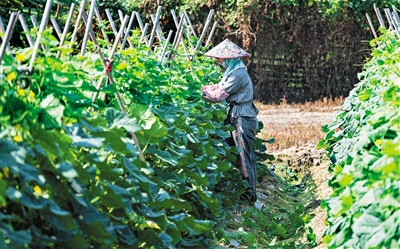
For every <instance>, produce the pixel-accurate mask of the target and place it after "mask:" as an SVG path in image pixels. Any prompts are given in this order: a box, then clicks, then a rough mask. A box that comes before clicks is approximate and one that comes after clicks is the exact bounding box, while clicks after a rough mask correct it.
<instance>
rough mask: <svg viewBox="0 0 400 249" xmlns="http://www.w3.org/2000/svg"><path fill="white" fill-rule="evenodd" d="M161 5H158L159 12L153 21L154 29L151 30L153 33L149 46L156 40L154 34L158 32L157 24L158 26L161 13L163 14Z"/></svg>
mask: <svg viewBox="0 0 400 249" xmlns="http://www.w3.org/2000/svg"><path fill="white" fill-rule="evenodd" d="M161 9H162V7H161V6H158V7H157V14H156V20H155V22H154V23H153V29H152V31H151V35H150V40H149V43H148V44H147V46H148V47H151V46H152V45H153V42H154V36H155V34H156V30H157V26H158V22H159V21H160V15H161Z"/></svg>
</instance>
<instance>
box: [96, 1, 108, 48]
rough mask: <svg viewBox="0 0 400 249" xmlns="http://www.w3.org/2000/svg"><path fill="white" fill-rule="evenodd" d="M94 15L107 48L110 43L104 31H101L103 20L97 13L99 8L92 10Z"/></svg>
mask: <svg viewBox="0 0 400 249" xmlns="http://www.w3.org/2000/svg"><path fill="white" fill-rule="evenodd" d="M94 13H95V14H96V17H97V21H98V23H99V26H100V30H101V33H102V34H103V38H104V41H105V42H106V43H107V46H108V44H109V43H110V41H109V40H108V36H107V33H106V32H105V30H104V29H103V25H102V24H103V19H102V18H101V15H100V11H99V8H98V7H97V5H96V7H95V9H94Z"/></svg>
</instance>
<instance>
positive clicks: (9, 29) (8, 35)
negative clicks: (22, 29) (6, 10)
mask: <svg viewBox="0 0 400 249" xmlns="http://www.w3.org/2000/svg"><path fill="white" fill-rule="evenodd" d="M19 13H20V12H19V11H18V12H17V13H15V12H13V13H11V16H10V19H9V21H8V24H7V29H6V33H5V34H4V36H3V42H2V43H1V47H0V65H1V62H2V61H3V56H4V52H5V51H6V47H7V45H8V41H9V40H10V38H11V35H12V33H13V32H14V28H15V24H16V20H17V17H18V15H19Z"/></svg>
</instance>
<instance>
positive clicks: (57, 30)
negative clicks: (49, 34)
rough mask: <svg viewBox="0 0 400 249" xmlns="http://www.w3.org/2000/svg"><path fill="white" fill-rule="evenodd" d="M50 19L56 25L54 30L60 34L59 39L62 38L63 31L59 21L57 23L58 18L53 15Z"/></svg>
mask: <svg viewBox="0 0 400 249" xmlns="http://www.w3.org/2000/svg"><path fill="white" fill-rule="evenodd" d="M50 21H51V24H52V25H53V27H54V30H55V31H56V34H57V36H58V39H60V40H61V37H62V32H61V29H60V26H59V25H58V23H57V20H56V19H55V18H54V17H51V18H50Z"/></svg>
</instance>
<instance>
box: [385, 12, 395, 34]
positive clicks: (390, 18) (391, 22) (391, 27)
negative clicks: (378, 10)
mask: <svg viewBox="0 0 400 249" xmlns="http://www.w3.org/2000/svg"><path fill="white" fill-rule="evenodd" d="M383 11H384V12H385V15H386V19H387V20H388V23H389V30H394V26H393V21H392V16H391V13H390V10H389V9H388V8H385V9H384V10H383Z"/></svg>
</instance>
